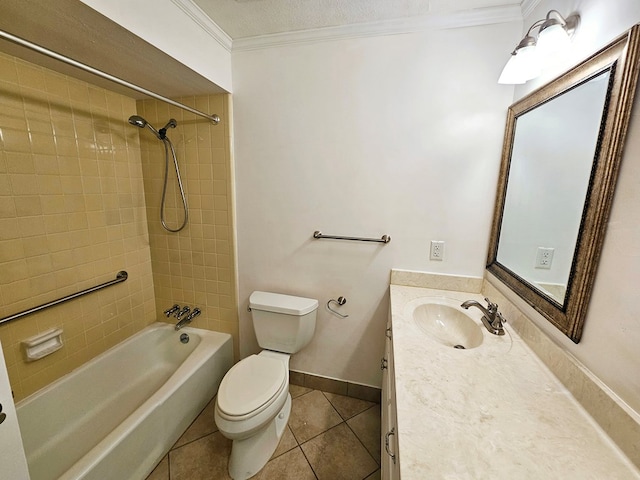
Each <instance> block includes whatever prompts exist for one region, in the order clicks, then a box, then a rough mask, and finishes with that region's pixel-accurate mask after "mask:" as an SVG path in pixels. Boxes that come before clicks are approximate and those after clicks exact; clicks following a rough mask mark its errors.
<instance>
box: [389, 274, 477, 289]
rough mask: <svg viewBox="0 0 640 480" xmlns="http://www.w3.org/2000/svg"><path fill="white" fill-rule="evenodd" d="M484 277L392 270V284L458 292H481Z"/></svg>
mask: <svg viewBox="0 0 640 480" xmlns="http://www.w3.org/2000/svg"><path fill="white" fill-rule="evenodd" d="M482 282H483V279H482V278H481V277H465V276H462V275H442V274H439V273H427V272H418V271H413V270H398V269H392V270H391V284H392V285H402V286H405V287H421V288H435V289H438V290H454V291H457V292H468V293H480V291H481V289H482Z"/></svg>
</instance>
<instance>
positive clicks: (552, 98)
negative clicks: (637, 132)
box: [487, 25, 640, 343]
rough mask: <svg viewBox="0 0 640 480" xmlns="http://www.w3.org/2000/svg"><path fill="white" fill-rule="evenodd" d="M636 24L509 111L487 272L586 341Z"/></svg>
mask: <svg viewBox="0 0 640 480" xmlns="http://www.w3.org/2000/svg"><path fill="white" fill-rule="evenodd" d="M639 35H640V27H639V26H638V25H636V26H634V27H633V28H632V29H631V30H629V31H628V32H627V33H626V34H625V35H623V36H621V37H620V38H618V39H617V40H615V41H614V42H612V43H611V44H610V45H608V46H607V47H605V48H603V49H602V50H600V51H599V52H596V53H595V54H593V55H592V56H591V57H589V58H588V59H586V60H585V61H583V62H582V63H580V64H579V65H577V66H575V67H574V68H573V69H571V70H570V71H568V72H567V73H565V74H564V75H562V76H560V77H558V78H556V79H555V80H553V81H551V82H550V83H548V84H547V85H545V86H543V87H541V88H539V89H538V90H536V91H534V92H532V93H531V94H529V95H527V96H526V97H524V98H522V99H521V100H519V101H518V102H516V103H514V104H513V105H512V106H511V107H509V110H508V113H507V125H506V130H505V138H504V144H503V149H502V164H501V169H500V178H499V181H498V190H497V196H496V206H495V212H494V218H493V225H492V230H491V239H490V246H489V254H488V259H487V270H489V271H490V272H491V273H492V274H493V275H495V276H496V277H497V278H498V279H499V280H500V281H502V282H503V283H505V284H506V285H507V286H509V288H511V289H512V290H513V291H514V292H516V293H517V294H518V295H519V296H520V297H522V298H523V299H524V300H526V301H527V302H528V303H529V304H530V305H532V306H533V307H534V308H535V309H536V310H537V311H538V312H540V313H541V314H542V315H543V316H544V317H546V318H547V319H548V320H549V321H550V322H551V323H553V324H554V325H555V326H556V327H557V328H558V329H560V330H561V331H562V332H563V333H564V334H565V335H567V336H568V337H569V338H571V340H573V341H574V342H576V343H577V342H578V341H579V340H580V336H581V334H582V328H583V324H584V319H585V316H586V312H587V307H588V303H589V298H590V295H591V290H592V287H593V282H594V279H595V273H596V268H597V263H598V258H599V256H600V251H601V248H602V243H603V240H604V233H605V229H606V223H607V219H608V215H609V211H610V209H611V203H612V200H613V191H614V188H615V183H616V178H617V173H618V169H619V165H620V160H621V157H622V148H623V145H624V139H625V134H626V130H627V126H628V123H629V118H630V114H631V107H632V103H633V96H634V93H635V87H636V83H637V77H638V65H639V60H640V59H639V55H640V52H639V41H640V40H639Z"/></svg>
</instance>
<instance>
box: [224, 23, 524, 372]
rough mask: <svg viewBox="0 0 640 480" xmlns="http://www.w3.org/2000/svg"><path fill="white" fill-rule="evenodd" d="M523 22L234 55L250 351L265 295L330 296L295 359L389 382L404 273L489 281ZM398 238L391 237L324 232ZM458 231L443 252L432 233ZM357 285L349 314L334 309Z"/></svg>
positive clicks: (243, 292) (245, 347)
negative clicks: (511, 67) (438, 254)
mask: <svg viewBox="0 0 640 480" xmlns="http://www.w3.org/2000/svg"><path fill="white" fill-rule="evenodd" d="M520 31H521V24H520V23H519V22H514V23H510V24H499V25H491V26H480V27H472V28H459V29H451V30H431V31H428V32H422V33H411V34H404V35H393V36H378V37H368V38H357V39H346V40H334V41H328V42H321V43H320V42H318V43H313V44H298V45H290V46H283V47H270V48H265V49H261V50H251V51H240V52H234V53H233V57H232V68H233V89H234V135H235V140H234V142H235V162H236V185H237V193H236V195H237V228H238V260H239V268H238V271H239V299H240V315H241V318H240V339H241V352H240V353H241V356H246V355H248V354H250V353H253V352H256V351H258V346H257V343H256V341H255V337H254V334H253V329H252V326H251V320H250V315H249V313H247V311H246V307H247V304H248V297H249V295H250V293H251V292H252V291H253V290H260V289H261V290H268V291H276V292H283V293H289V294H296V295H303V296H309V297H312V298H317V299H318V300H319V301H320V305H321V308H320V310H319V312H318V322H317V327H316V334H315V337H314V339H313V341H312V343H311V344H310V345H309V346H308V347H307V348H306V349H304V350H303V351H301V352H300V353H298V354H296V355H295V356H294V357H293V359H292V363H291V367H292V369H294V370H298V371H305V372H310V373H314V374H318V375H323V376H328V377H333V378H339V379H343V380H347V381H352V382H357V383H363V384H369V385H379V384H380V369H379V365H380V357H381V355H382V350H383V338H384V326H385V323H386V319H387V312H388V293H387V290H388V284H389V271H390V269H391V268H393V267H395V268H404V269H413V270H423V271H430V272H436V273H437V272H443V273H453V274H461V275H469V276H477V277H481V276H482V275H483V272H484V264H485V258H486V251H487V244H488V235H489V228H490V221H491V216H492V209H493V203H494V195H495V186H496V179H497V171H498V166H499V160H500V149H501V143H502V136H503V130H504V121H505V116H506V108H507V106H508V105H509V104H510V103H511V101H512V98H513V87H509V86H504V85H498V84H497V82H496V80H497V78H498V75H499V73H500V70H501V68H502V66H503V64H504V62H505V61H506V58H507V56H508V53H509V51H510V49H511V48H512V45H515V43H517V41H518V39H519V38H518V37H519V35H520ZM314 230H321V231H322V232H323V233H326V234H336V235H354V236H365V237H380V236H381V235H383V234H389V235H391V237H392V241H391V243H389V244H388V245H380V244H366V243H355V242H342V241H333V240H313V239H312V238H311V237H312V233H313V232H314ZM432 239H435V240H444V241H445V242H446V248H445V259H444V261H442V262H432V261H429V241H430V240H432ZM340 295H343V296H345V297H346V298H347V304H346V305H345V306H344V307H342V308H341V310H342V311H344V312H346V313H348V314H349V318H347V319H339V318H337V317H335V316H333V315H331V314H330V313H329V312H328V311H327V310H326V309H325V304H326V302H327V301H328V300H329V299H331V298H337V297H338V296H340Z"/></svg>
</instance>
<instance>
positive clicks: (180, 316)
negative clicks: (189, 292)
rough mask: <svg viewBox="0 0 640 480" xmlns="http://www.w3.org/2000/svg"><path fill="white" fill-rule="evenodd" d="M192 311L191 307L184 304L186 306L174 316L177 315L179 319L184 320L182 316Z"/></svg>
mask: <svg viewBox="0 0 640 480" xmlns="http://www.w3.org/2000/svg"><path fill="white" fill-rule="evenodd" d="M190 311H191V309H190V308H189V307H187V306H184V307H182V310H180V311H179V312H176V314H175V315H174V317H176V318H177V319H178V320H182V317H184V316H185V315H186V314H187V313H189V312H190Z"/></svg>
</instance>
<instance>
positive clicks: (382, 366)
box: [380, 357, 387, 370]
mask: <svg viewBox="0 0 640 480" xmlns="http://www.w3.org/2000/svg"><path fill="white" fill-rule="evenodd" d="M385 368H387V359H386V358H384V357H382V358H381V359H380V370H384V369H385Z"/></svg>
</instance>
